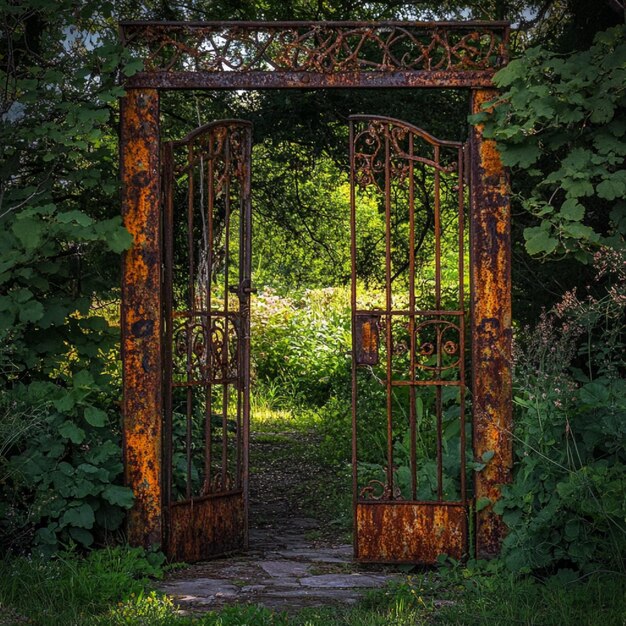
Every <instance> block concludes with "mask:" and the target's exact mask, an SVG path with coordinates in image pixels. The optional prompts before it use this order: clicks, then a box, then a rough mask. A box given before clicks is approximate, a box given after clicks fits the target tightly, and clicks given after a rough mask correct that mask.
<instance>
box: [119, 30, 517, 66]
mask: <svg viewBox="0 0 626 626" xmlns="http://www.w3.org/2000/svg"><path fill="white" fill-rule="evenodd" d="M122 33H123V38H124V43H125V45H126V47H128V48H130V49H132V50H135V51H137V52H138V53H139V54H141V56H142V57H143V58H144V70H145V71H148V72H155V71H160V72H176V71H178V72H180V71H194V72H215V73H226V72H236V73H245V72H253V71H266V72H267V71H269V72H280V71H296V72H317V73H323V74H335V73H340V72H376V71H378V72H389V71H394V70H395V71H432V72H435V71H449V70H460V71H463V70H490V69H494V70H495V69H498V68H500V67H503V66H504V65H505V64H506V61H507V52H506V48H507V44H508V41H507V40H508V29H507V27H506V26H504V25H499V24H477V23H474V24H472V23H466V24H463V23H457V24H440V25H436V24H429V23H419V22H413V23H411V22H406V23H399V22H396V23H391V22H387V23H378V24H376V23H371V24H368V23H358V24H350V23H343V24H342V23H334V24H333V23H324V22H317V23H315V22H314V23H291V24H279V25H272V24H271V23H269V24H268V23H267V22H265V23H264V22H261V23H258V22H257V23H251V22H247V23H246V22H241V23H233V22H227V23H219V22H209V23H203V24H187V25H186V24H164V25H159V24H157V23H125V24H123V25H122Z"/></svg>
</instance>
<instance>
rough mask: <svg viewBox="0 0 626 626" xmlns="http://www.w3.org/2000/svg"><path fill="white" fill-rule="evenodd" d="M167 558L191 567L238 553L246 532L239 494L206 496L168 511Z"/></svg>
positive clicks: (174, 505) (180, 503)
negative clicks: (217, 557) (192, 564)
mask: <svg viewBox="0 0 626 626" xmlns="http://www.w3.org/2000/svg"><path fill="white" fill-rule="evenodd" d="M169 517H170V519H169V525H168V526H169V532H168V535H169V536H168V541H167V554H168V556H169V558H170V559H172V560H174V561H185V562H187V563H193V562H195V561H202V560H206V559H208V558H211V557H212V556H221V555H223V554H228V553H230V552H236V551H237V550H241V547H242V546H243V544H244V535H245V528H246V520H245V511H244V501H243V497H242V494H241V492H239V493H236V492H235V493H231V494H229V495H225V496H218V497H212V496H206V497H204V498H198V499H194V500H193V501H192V502H177V503H174V504H173V505H172V506H171V507H170V511H169Z"/></svg>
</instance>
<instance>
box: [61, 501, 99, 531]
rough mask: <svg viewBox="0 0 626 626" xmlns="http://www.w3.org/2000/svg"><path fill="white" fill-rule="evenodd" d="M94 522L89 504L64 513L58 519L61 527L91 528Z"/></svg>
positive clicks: (83, 504) (84, 503)
mask: <svg viewBox="0 0 626 626" xmlns="http://www.w3.org/2000/svg"><path fill="white" fill-rule="evenodd" d="M95 521H96V518H95V516H94V512H93V509H92V508H91V506H90V505H89V504H87V503H86V502H83V503H82V504H80V505H78V506H75V507H72V508H70V509H68V510H67V511H65V513H64V514H63V516H62V517H61V519H60V524H61V526H76V527H78V528H93V523H94V522H95Z"/></svg>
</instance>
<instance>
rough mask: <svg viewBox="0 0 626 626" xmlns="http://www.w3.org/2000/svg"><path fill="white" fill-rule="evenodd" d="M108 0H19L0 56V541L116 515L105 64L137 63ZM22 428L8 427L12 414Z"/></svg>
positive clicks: (83, 529)
mask: <svg viewBox="0 0 626 626" xmlns="http://www.w3.org/2000/svg"><path fill="white" fill-rule="evenodd" d="M111 11H112V5H111V4H110V3H107V2H104V3H103V2H94V1H86V2H82V3H80V6H78V5H77V4H76V3H75V2H72V1H70V0H59V2H54V3H45V2H44V3H42V2H38V1H36V0H26V1H25V2H21V3H20V4H19V6H15V7H13V8H12V9H11V10H10V11H5V12H4V13H3V19H4V26H5V28H4V31H5V35H6V37H5V38H4V39H6V41H4V40H3V42H2V55H0V56H2V58H3V60H4V61H6V63H4V62H3V63H2V67H0V78H1V79H2V83H3V85H4V87H5V88H4V90H3V94H2V98H1V99H0V114H1V115H0V143H1V144H2V145H3V150H2V156H1V158H0V170H1V172H2V181H1V182H0V187H1V193H0V250H1V251H2V252H1V258H0V346H1V347H2V348H1V350H0V397H1V399H0V420H1V421H2V424H0V437H1V439H0V452H1V453H2V454H1V458H0V472H1V474H0V476H1V477H2V482H1V483H0V500H1V501H2V504H1V505H0V517H1V518H2V522H0V543H2V544H4V547H5V548H6V547H11V548H14V549H28V547H29V544H30V542H31V541H34V542H35V543H36V544H38V545H39V546H40V547H41V548H42V549H44V550H45V551H48V552H49V551H51V550H54V549H55V548H56V547H58V545H60V543H67V542H68V541H70V540H72V541H75V542H78V543H79V544H82V545H84V546H88V545H91V544H92V543H93V542H94V540H95V538H96V536H99V537H100V538H102V537H103V535H104V534H105V533H106V532H108V531H111V530H114V529H116V528H118V527H119V525H120V523H121V521H122V518H123V514H124V509H126V508H128V506H129V505H130V503H131V493H130V491H128V490H127V489H125V488H123V487H121V486H119V485H118V484H116V483H118V482H120V477H121V449H120V445H119V438H120V437H119V427H118V423H117V422H118V415H119V411H118V407H117V406H116V405H115V403H114V402H113V399H114V398H116V397H117V396H118V395H119V385H118V384H117V383H116V382H115V378H116V374H117V372H116V369H115V368H116V365H115V362H114V354H115V353H114V352H113V350H114V349H115V344H116V343H117V340H118V337H117V332H116V329H115V328H114V327H113V326H112V325H111V324H110V323H109V321H108V320H107V318H106V317H104V316H103V315H101V311H96V310H95V309H100V310H102V309H103V307H104V306H105V305H106V301H107V300H114V299H115V298H116V297H117V295H118V294H117V293H115V289H112V288H111V285H116V284H118V282H119V281H118V279H117V276H116V271H117V269H118V268H119V253H120V252H121V251H122V250H124V249H125V248H127V247H128V246H129V245H130V235H129V234H128V232H127V231H126V230H125V229H124V228H123V226H122V224H121V219H120V216H119V199H118V195H117V189H118V183H117V180H118V173H117V158H118V155H117V145H116V143H117V142H116V139H115V133H114V132H112V130H111V129H112V128H114V126H115V112H116V109H117V106H118V98H119V97H120V96H121V95H123V90H122V89H121V87H120V86H119V84H118V82H119V81H118V73H119V71H122V72H124V73H126V74H131V73H132V72H133V71H136V70H137V69H138V67H139V66H138V64H137V63H136V62H132V61H129V58H128V55H127V53H125V52H124V51H123V49H122V46H121V45H120V43H119V41H118V37H117V27H116V24H115V19H114V18H112V15H111ZM16 415H19V416H20V418H19V423H20V424H22V426H23V427H22V428H18V432H22V434H23V436H20V437H15V436H14V433H12V426H13V425H15V424H16V423H17V421H18V420H16V419H15V416H16Z"/></svg>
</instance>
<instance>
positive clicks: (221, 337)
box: [172, 315, 239, 386]
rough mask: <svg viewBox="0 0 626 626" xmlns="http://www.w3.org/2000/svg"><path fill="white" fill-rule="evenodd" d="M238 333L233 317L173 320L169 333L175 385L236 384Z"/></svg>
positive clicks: (201, 317)
mask: <svg viewBox="0 0 626 626" xmlns="http://www.w3.org/2000/svg"><path fill="white" fill-rule="evenodd" d="M238 339H239V332H238V328H237V321H236V320H235V319H234V318H233V316H228V317H226V316H208V315H207V316H198V317H195V318H189V317H177V318H175V319H174V323H173V332H172V342H173V346H172V355H173V359H172V361H173V372H172V374H173V382H174V384H175V385H183V386H184V385H196V384H227V383H233V382H236V381H237V377H238V365H239V364H238V350H237V342H238Z"/></svg>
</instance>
